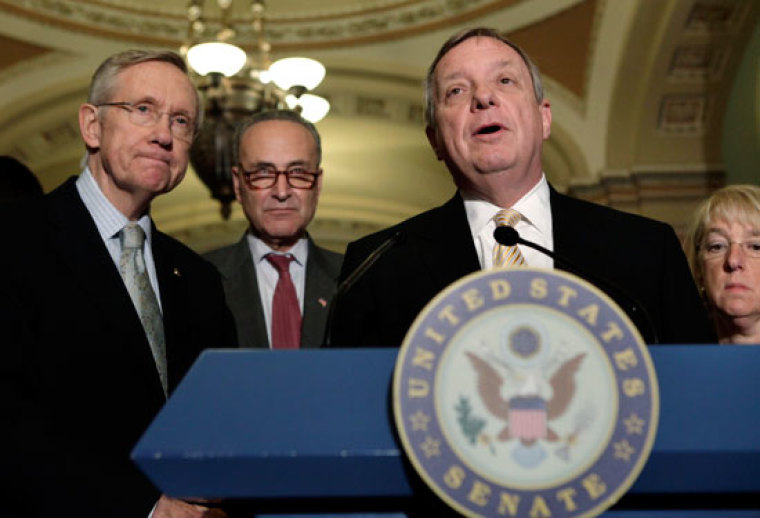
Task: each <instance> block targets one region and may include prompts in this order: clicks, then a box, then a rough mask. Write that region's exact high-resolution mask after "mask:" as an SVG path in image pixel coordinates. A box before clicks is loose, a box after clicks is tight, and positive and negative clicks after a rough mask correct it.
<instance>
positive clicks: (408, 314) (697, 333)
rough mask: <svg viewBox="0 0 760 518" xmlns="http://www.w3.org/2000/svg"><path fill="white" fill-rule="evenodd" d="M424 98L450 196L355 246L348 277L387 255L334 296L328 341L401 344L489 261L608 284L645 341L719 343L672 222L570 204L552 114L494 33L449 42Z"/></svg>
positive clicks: (519, 60)
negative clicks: (503, 232) (438, 298)
mask: <svg viewBox="0 0 760 518" xmlns="http://www.w3.org/2000/svg"><path fill="white" fill-rule="evenodd" d="M425 96H426V103H427V105H426V123H427V128H426V133H427V137H428V140H429V141H430V145H431V146H432V148H433V150H434V151H435V154H436V157H437V158H438V159H439V160H441V161H443V162H444V163H445V164H446V167H447V168H448V169H449V172H450V173H451V175H452V177H453V179H454V183H455V184H456V186H457V188H458V192H457V193H456V194H455V195H454V197H453V198H452V199H450V200H449V201H448V202H447V203H445V204H444V205H442V206H440V207H437V208H435V209H432V210H430V211H428V212H425V213H423V214H420V215H418V216H416V217H413V218H411V219H409V220H407V221H404V222H403V223H400V224H399V225H396V226H395V227H391V228H389V229H385V230H382V231H380V232H378V233H376V234H372V235H370V236H367V237H364V238H362V239H360V240H358V241H356V242H353V243H351V244H349V246H348V249H347V251H346V255H345V258H344V262H343V269H342V275H341V277H342V278H343V279H345V278H346V277H347V276H348V275H349V274H351V272H353V271H354V270H355V269H356V268H357V267H358V266H360V265H362V263H363V262H364V260H365V259H366V258H367V257H368V256H370V255H371V254H373V252H375V251H376V250H378V249H381V250H382V251H381V252H380V254H376V255H375V257H374V259H375V262H374V264H372V266H371V267H369V268H368V269H367V270H365V271H364V273H363V274H362V275H361V276H360V277H359V278H355V282H354V283H353V284H352V285H351V287H350V288H348V289H344V290H342V293H339V300H338V301H337V304H336V307H335V317H334V320H333V326H332V333H331V338H332V342H331V343H332V345H336V346H347V347H351V346H399V345H400V344H401V342H402V341H403V339H404V336H405V334H406V332H407V330H408V329H409V327H410V326H411V324H412V322H413V321H414V318H415V317H416V316H417V314H418V313H419V312H420V311H421V310H422V308H423V307H424V306H425V304H427V303H428V302H429V301H430V300H431V299H432V298H433V297H434V296H435V295H436V294H437V293H439V292H440V291H441V290H443V289H444V288H445V287H446V286H448V285H449V284H450V283H452V282H454V281H456V280H457V279H459V278H461V277H463V276H465V275H467V274H469V273H471V272H474V271H477V270H481V269H489V268H492V267H494V265H495V263H496V265H497V266H510V265H514V264H527V265H529V266H534V267H542V268H553V267H557V268H563V269H572V270H575V273H578V274H581V276H582V277H586V280H589V281H590V282H592V284H596V285H597V286H598V287H600V288H602V287H604V288H603V289H604V290H605V291H606V292H607V294H608V295H610V296H611V297H612V298H613V299H615V300H616V301H617V302H618V304H620V305H621V306H622V307H623V309H624V310H625V311H626V313H628V315H629V316H630V317H631V318H632V320H633V322H634V323H635V324H636V326H637V327H638V329H639V331H640V332H641V334H642V336H643V337H644V339H645V340H646V341H647V343H701V342H712V341H714V337H712V336H711V331H710V328H709V324H708V320H707V316H706V314H705V311H704V308H703V307H702V304H701V302H700V300H699V297H698V294H697V291H696V288H695V286H694V283H693V281H692V279H691V276H690V274H689V270H688V267H687V264H686V260H685V257H684V255H683V252H682V251H681V248H680V245H679V242H678V239H677V237H676V235H675V233H674V232H673V230H672V229H671V228H670V227H669V226H668V225H666V224H664V223H660V222H656V221H653V220H649V219H646V218H643V217H640V216H635V215H631V214H627V213H623V212H620V211H616V210H613V209H610V208H608V207H602V206H599V205H595V204H592V203H588V202H584V201H580V200H575V199H572V198H570V197H567V196H564V195H562V194H560V193H558V192H557V191H556V190H554V188H553V187H552V186H551V185H549V183H548V182H547V180H546V177H545V175H544V173H543V169H542V163H541V149H542V145H543V141H544V140H546V139H548V138H549V135H550V132H551V122H552V115H551V107H550V103H549V101H548V100H546V99H545V98H544V96H543V89H542V86H541V78H540V75H539V73H538V70H537V68H536V67H535V65H534V64H533V63H532V62H531V60H530V58H529V57H528V56H527V55H526V54H525V53H524V52H523V51H522V50H521V49H520V48H519V47H517V46H516V45H514V44H513V43H511V42H510V41H508V40H506V39H505V38H504V37H502V36H501V35H500V34H499V33H498V32H496V31H494V30H492V29H486V28H477V29H472V30H468V31H466V32H463V33H461V34H458V35H455V36H453V37H452V38H450V39H449V40H448V41H447V42H446V43H444V45H443V46H442V47H441V49H440V51H439V52H438V55H437V56H436V58H435V60H434V61H433V63H432V65H431V66H430V68H429V70H428V76H427V81H426V91H425ZM497 220H498V221H499V224H507V225H510V226H512V227H514V228H515V229H516V230H517V232H518V233H519V234H520V237H522V238H523V239H525V240H527V241H530V242H533V243H536V244H538V245H540V246H543V247H544V248H546V249H548V250H550V251H553V252H554V255H555V258H556V262H557V264H555V261H554V260H553V259H552V258H550V257H549V256H548V255H546V254H543V253H541V252H538V251H536V250H534V249H532V248H529V247H527V246H519V247H504V246H502V245H499V244H498V243H496V241H495V239H494V230H495V228H496V225H497ZM384 245H385V246H384ZM514 248H517V249H516V250H515V249H514ZM568 265H572V266H573V268H567V266H568ZM584 272H585V273H586V275H584Z"/></svg>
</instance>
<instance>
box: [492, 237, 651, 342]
mask: <svg viewBox="0 0 760 518" xmlns="http://www.w3.org/2000/svg"><path fill="white" fill-rule="evenodd" d="M493 237H494V239H495V240H496V242H497V243H499V244H500V245H502V246H515V245H516V244H520V245H525V246H527V247H530V248H532V249H534V250H538V251H539V252H541V253H542V254H544V255H546V256H548V257H551V258H552V259H553V260H554V261H555V262H557V263H559V264H560V265H562V266H564V269H565V270H566V271H568V272H570V273H574V274H575V275H577V276H578V277H582V278H583V279H585V280H587V281H589V282H590V283H591V284H594V285H596V286H597V287H598V288H600V289H601V290H602V291H604V292H607V293H608V294H609V295H612V294H615V295H617V296H618V297H619V298H622V299H624V300H625V301H627V302H628V303H629V305H630V306H629V307H630V310H631V313H641V315H642V316H643V318H644V321H645V323H646V325H647V327H648V328H649V331H650V332H651V334H652V343H653V344H658V343H660V339H659V337H658V336H657V328H656V327H655V326H654V321H653V320H652V317H651V316H650V315H649V312H648V311H647V310H646V308H645V307H644V305H643V304H642V303H641V302H639V301H638V300H637V299H636V298H635V297H633V296H632V295H629V294H628V293H626V292H625V291H624V290H622V289H621V288H620V287H618V286H617V285H615V284H613V283H612V282H610V281H608V280H605V279H603V278H601V277H598V276H596V275H592V274H591V273H589V272H587V271H585V270H584V269H583V268H580V267H578V266H577V265H576V264H573V263H572V262H570V261H568V260H567V259H565V258H564V257H560V256H558V255H557V254H555V253H554V252H552V251H551V250H549V249H547V248H544V247H543V246H541V245H539V244H538V243H533V242H532V241H528V240H526V239H523V238H522V237H520V233H519V232H517V230H515V229H514V228H513V227H509V226H499V227H496V230H494V231H493Z"/></svg>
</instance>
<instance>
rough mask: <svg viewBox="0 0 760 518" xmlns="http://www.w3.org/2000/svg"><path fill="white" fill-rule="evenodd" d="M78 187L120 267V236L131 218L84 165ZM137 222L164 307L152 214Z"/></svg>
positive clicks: (154, 282) (158, 294) (153, 282)
mask: <svg viewBox="0 0 760 518" xmlns="http://www.w3.org/2000/svg"><path fill="white" fill-rule="evenodd" d="M76 186H77V191H78V192H79V196H80V197H81V198H82V202H83V203H84V206H85V207H86V208H87V211H88V212H89V213H90V215H91V216H92V219H93V220H94V221H95V226H96V227H97V228H98V233H99V234H100V238H101V239H102V240H103V243H105V245H106V248H107V249H108V253H109V254H111V259H112V260H113V262H114V265H115V266H116V269H117V270H118V269H119V259H120V258H121V241H120V240H119V232H121V229H122V228H124V226H125V225H126V224H127V223H129V219H127V217H126V216H125V215H124V214H122V213H121V212H119V209H117V208H116V207H114V206H113V204H112V203H111V202H110V201H109V200H108V198H106V196H105V194H103V192H102V191H101V190H100V187H99V186H98V184H97V182H95V178H94V177H93V176H92V173H91V172H90V169H89V168H88V167H85V168H84V171H82V174H80V175H79V178H77V183H76ZM137 224H138V225H140V227H141V228H142V229H143V231H144V232H145V244H144V245H143V259H144V260H145V268H146V270H147V271H148V277H149V278H150V284H151V286H152V287H153V291H154V293H155V294H156V299H157V300H158V307H159V309H161V293H160V292H159V289H158V278H157V277H156V263H155V262H154V261H153V247H152V246H151V244H152V240H153V233H152V232H151V228H152V223H151V221H150V216H149V215H148V214H144V215H143V216H142V217H141V218H140V219H139V220H137Z"/></svg>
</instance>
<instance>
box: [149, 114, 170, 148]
mask: <svg viewBox="0 0 760 518" xmlns="http://www.w3.org/2000/svg"><path fill="white" fill-rule="evenodd" d="M164 117H165V118H164ZM152 130H153V140H154V141H155V142H156V143H158V144H160V145H161V146H164V147H166V146H169V145H171V143H172V140H173V138H174V136H173V135H172V122H171V117H170V116H169V114H168V113H162V114H161V115H160V116H159V117H158V120H157V121H156V122H155V124H153V126H152Z"/></svg>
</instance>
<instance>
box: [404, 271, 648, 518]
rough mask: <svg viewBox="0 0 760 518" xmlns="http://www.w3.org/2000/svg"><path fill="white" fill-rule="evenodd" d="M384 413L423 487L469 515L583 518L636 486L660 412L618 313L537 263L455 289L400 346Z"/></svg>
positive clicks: (631, 334) (644, 357)
mask: <svg viewBox="0 0 760 518" xmlns="http://www.w3.org/2000/svg"><path fill="white" fill-rule="evenodd" d="M393 406H394V417H395V421H396V426H397V429H398V432H399V436H400V438H401V442H402V445H403V449H404V451H405V453H406V454H407V456H408V457H409V459H410V461H411V463H412V465H413V466H414V468H415V469H416V470H417V472H418V473H419V475H420V476H421V478H422V479H423V480H424V481H425V483H426V484H427V485H428V486H429V487H430V488H431V489H432V490H433V491H434V492H435V493H436V494H437V495H438V496H439V497H440V498H441V499H443V500H444V501H445V502H446V503H447V504H448V505H449V506H450V507H452V508H453V509H454V510H456V511H457V512H459V513H461V514H463V515H465V516H469V517H473V518H474V517H489V518H490V517H518V516H519V517H522V516H529V517H533V518H535V517H588V516H596V515H598V514H600V513H601V512H603V511H604V510H605V509H607V508H608V507H609V506H611V505H612V504H614V503H615V502H616V501H617V500H618V499H619V498H620V497H621V496H622V495H623V494H624V493H625V492H626V491H627V490H628V488H629V487H630V486H631V485H632V484H633V482H634V481H635V479H636V477H637V476H638V474H639V473H640V472H641V469H642V468H643V466H644V463H645V462H646V460H647V457H648V455H649V453H650V451H651V449H652V444H653V442H654V437H655V433H656V429H657V422H658V417H659V394H658V385H657V379H656V376H655V371H654V366H653V363H652V360H651V357H650V356H649V353H648V351H647V348H646V345H645V344H644V341H643V340H642V338H641V336H640V335H639V333H638V330H637V329H636V328H635V326H634V325H633V324H632V323H631V321H630V320H629V319H628V317H627V315H625V313H623V311H621V310H620V308H619V307H618V306H617V305H616V304H615V303H614V302H613V301H612V300H611V299H609V298H608V297H607V296H606V295H605V294H604V293H602V292H601V291H600V290H598V289H597V288H596V287H594V286H592V285H591V284H589V283H587V282H585V281H583V280H581V279H580V278H578V277H575V276H573V275H570V274H567V273H565V272H561V271H556V270H554V271H552V270H540V269H534V268H515V269H510V270H489V271H483V272H477V273H474V274H471V275H469V276H467V277H465V278H463V279H460V280H459V281H457V282H455V283H454V284H452V285H451V286H449V287H448V288H446V289H445V290H444V291H443V292H441V293H440V294H439V295H438V296H437V297H436V298H434V299H433V300H432V301H431V302H430V303H429V304H428V305H427V306H426V307H425V309H424V310H423V311H422V312H421V313H420V315H419V316H418V317H417V319H416V320H415V322H414V324H413V326H412V327H411V328H410V330H409V332H408V333H407V335H406V338H405V340H404V343H403V345H402V347H401V349H400V351H399V356H398V359H397V362H396V367H395V373H394V381H393Z"/></svg>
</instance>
